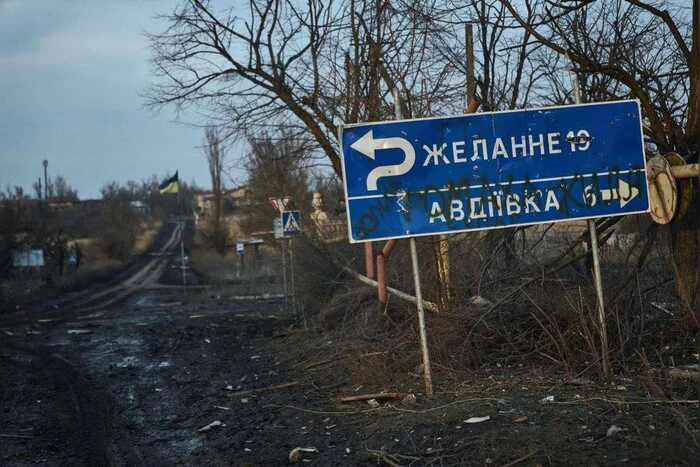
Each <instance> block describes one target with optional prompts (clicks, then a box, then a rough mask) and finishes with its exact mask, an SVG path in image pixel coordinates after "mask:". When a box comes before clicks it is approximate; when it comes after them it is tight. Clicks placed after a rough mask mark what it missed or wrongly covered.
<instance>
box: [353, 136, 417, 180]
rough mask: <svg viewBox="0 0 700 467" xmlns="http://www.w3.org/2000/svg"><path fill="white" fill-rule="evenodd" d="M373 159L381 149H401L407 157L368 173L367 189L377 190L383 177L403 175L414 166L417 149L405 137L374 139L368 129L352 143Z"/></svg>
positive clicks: (359, 150)
mask: <svg viewBox="0 0 700 467" xmlns="http://www.w3.org/2000/svg"><path fill="white" fill-rule="evenodd" d="M350 147H351V148H353V149H354V150H355V151H358V152H360V153H362V154H364V155H365V156H367V157H369V158H370V159H372V160H375V151H378V150H381V149H401V150H402V151H403V153H404V155H405V156H406V158H405V159H404V160H403V162H401V163H400V164H395V165H384V166H380V167H375V168H374V169H372V170H371V171H370V173H369V174H367V191H376V190H377V181H378V180H379V179H380V178H382V177H395V176H397V175H403V174H405V173H406V172H408V171H409V170H411V168H412V167H413V164H414V163H415V162H416V151H415V150H414V149H413V146H411V143H409V142H408V141H406V140H405V139H403V138H379V139H374V135H373V134H372V130H370V131H368V132H367V133H366V134H365V135H364V136H363V137H362V138H360V139H358V140H357V141H355V142H354V143H352V144H351V145H350Z"/></svg>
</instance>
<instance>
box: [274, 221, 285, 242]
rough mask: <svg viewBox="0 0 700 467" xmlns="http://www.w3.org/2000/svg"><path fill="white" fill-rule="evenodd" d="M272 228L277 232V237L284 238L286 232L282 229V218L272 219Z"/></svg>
mask: <svg viewBox="0 0 700 467" xmlns="http://www.w3.org/2000/svg"><path fill="white" fill-rule="evenodd" d="M272 229H273V230H274V232H275V238H284V232H283V231H282V218H281V217H275V218H274V219H272Z"/></svg>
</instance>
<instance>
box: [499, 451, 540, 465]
mask: <svg viewBox="0 0 700 467" xmlns="http://www.w3.org/2000/svg"><path fill="white" fill-rule="evenodd" d="M536 453H537V451H532V452H528V453H527V454H525V455H524V456H523V457H519V458H518V459H515V460H514V461H513V462H508V463H507V464H503V466H502V467H511V466H513V465H516V464H519V463H521V462H522V461H525V460H527V459H529V458H531V457H532V456H534V455H535V454H536Z"/></svg>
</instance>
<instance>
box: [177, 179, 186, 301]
mask: <svg viewBox="0 0 700 467" xmlns="http://www.w3.org/2000/svg"><path fill="white" fill-rule="evenodd" d="M177 216H178V218H179V219H180V225H181V226H182V228H181V230H180V259H181V260H182V287H183V290H184V292H185V300H187V271H186V270H185V226H186V223H185V221H184V220H183V219H182V205H181V204H180V180H179V179H178V182H177Z"/></svg>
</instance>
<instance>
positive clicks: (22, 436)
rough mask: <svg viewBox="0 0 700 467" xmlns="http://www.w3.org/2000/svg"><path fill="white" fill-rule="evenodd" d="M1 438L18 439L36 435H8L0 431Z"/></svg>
mask: <svg viewBox="0 0 700 467" xmlns="http://www.w3.org/2000/svg"><path fill="white" fill-rule="evenodd" d="M0 438H18V439H34V436H29V435H7V434H4V433H0Z"/></svg>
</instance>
